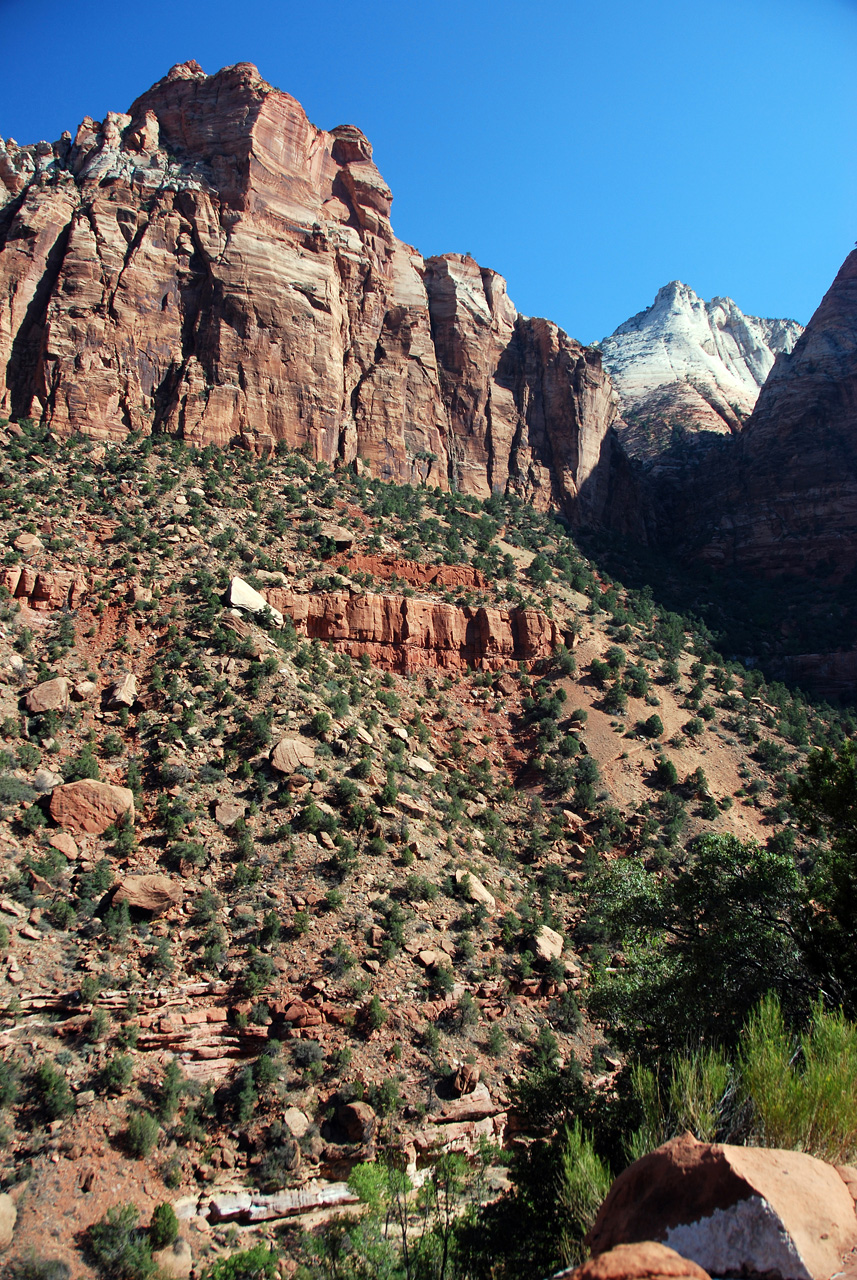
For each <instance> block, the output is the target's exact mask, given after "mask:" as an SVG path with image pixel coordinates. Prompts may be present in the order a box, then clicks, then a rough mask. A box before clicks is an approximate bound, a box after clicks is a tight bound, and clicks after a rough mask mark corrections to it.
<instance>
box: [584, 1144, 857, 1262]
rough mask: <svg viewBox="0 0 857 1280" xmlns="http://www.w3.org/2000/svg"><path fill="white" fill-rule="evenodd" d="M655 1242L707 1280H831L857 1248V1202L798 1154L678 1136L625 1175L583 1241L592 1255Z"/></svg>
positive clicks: (831, 1175) (829, 1170)
mask: <svg viewBox="0 0 857 1280" xmlns="http://www.w3.org/2000/svg"><path fill="white" fill-rule="evenodd" d="M640 1240H655V1241H660V1242H661V1243H662V1244H666V1245H667V1246H669V1247H670V1248H672V1249H675V1250H676V1251H677V1252H678V1253H680V1254H681V1255H682V1257H684V1258H690V1259H692V1260H693V1261H694V1262H696V1263H698V1265H699V1266H701V1267H703V1268H704V1269H705V1270H706V1271H707V1272H708V1273H709V1274H710V1275H717V1276H724V1275H742V1276H754V1275H755V1276H764V1275H778V1276H780V1278H781V1280H827V1278H828V1277H829V1276H831V1275H833V1274H834V1273H836V1272H838V1271H841V1270H842V1264H843V1260H844V1258H845V1257H846V1255H847V1254H849V1253H850V1252H851V1250H852V1249H854V1248H855V1247H857V1215H855V1211H854V1201H853V1199H852V1197H851V1194H850V1192H849V1189H848V1186H847V1185H846V1183H845V1181H844V1180H843V1178H842V1177H841V1176H840V1174H839V1173H838V1172H837V1171H836V1169H834V1168H833V1166H832V1165H829V1164H825V1163H824V1162H823V1161H821V1160H816V1159H814V1157H812V1156H808V1155H804V1154H803V1153H802V1152H799V1151H779V1150H775V1149H772V1148H760V1147H733V1146H725V1145H720V1144H709V1143H704V1142H697V1141H696V1139H695V1138H693V1137H692V1135H691V1134H689V1133H686V1134H685V1135H684V1136H683V1137H681V1138H674V1139H673V1140H672V1141H671V1142H668V1143H666V1145H665V1146H663V1147H659V1148H658V1149H657V1151H653V1152H652V1153H651V1154H650V1155H647V1156H643V1158H642V1159H641V1160H637V1161H636V1162H635V1163H634V1164H632V1165H631V1166H630V1167H629V1168H628V1169H626V1170H625V1171H624V1172H623V1173H621V1174H620V1175H619V1177H618V1178H617V1179H616V1181H615V1182H614V1183H613V1186H612V1187H611V1189H610V1193H609V1194H608V1196H607V1199H606V1200H605V1201H604V1203H603V1205H602V1206H601V1208H600V1210H599V1212H598V1217H597V1218H596V1220H595V1223H594V1224H593V1226H592V1229H591V1230H590V1232H589V1234H588V1235H587V1237H586V1244H587V1245H588V1247H589V1248H590V1249H592V1251H593V1253H606V1252H607V1251H608V1250H610V1249H613V1248H615V1246H616V1245H619V1244H631V1243H634V1242H635V1241H640Z"/></svg>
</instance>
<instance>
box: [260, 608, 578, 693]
mask: <svg viewBox="0 0 857 1280" xmlns="http://www.w3.org/2000/svg"><path fill="white" fill-rule="evenodd" d="M267 597H268V599H269V600H270V601H271V603H272V604H273V605H275V606H276V608H277V609H278V610H279V611H280V612H281V613H283V614H285V615H287V616H288V617H289V618H291V620H292V623H293V625H294V627H295V629H296V631H297V632H298V633H299V634H300V635H305V636H307V638H308V639H310V640H323V641H325V643H328V644H331V645H333V647H334V648H335V649H339V650H340V651H342V652H343V653H348V654H349V655H350V656H351V657H354V658H361V657H363V656H364V655H365V656H367V657H368V658H370V659H371V661H372V662H373V663H374V664H375V665H377V666H382V667H391V668H392V669H393V670H396V671H401V672H402V673H404V674H407V673H409V672H412V671H422V670H426V669H435V668H440V669H442V670H447V669H448V670H461V669H463V668H465V667H467V666H472V667H476V668H484V669H486V670H494V669H496V668H498V667H504V666H507V665H508V664H509V663H510V662H524V663H533V662H535V661H537V660H539V659H542V658H547V657H549V656H550V654H551V653H553V651H554V649H555V648H556V645H557V644H558V642H559V638H560V634H559V629H558V627H557V624H556V623H555V622H554V621H553V620H552V619H551V618H548V616H547V614H545V613H543V612H542V610H540V609H528V608H511V609H497V608H488V607H487V606H485V607H483V606H479V607H475V606H474V607H471V606H464V605H462V606H459V605H454V604H447V603H446V602H445V601H441V600H420V599H417V598H415V597H411V596H405V595H392V594H389V595H387V594H385V595H381V594H376V593H374V592H365V593H362V594H357V593H354V592H349V591H320V592H313V593H311V594H306V593H302V592H298V591H294V590H292V589H291V588H289V587H271V588H269V590H268V592H267Z"/></svg>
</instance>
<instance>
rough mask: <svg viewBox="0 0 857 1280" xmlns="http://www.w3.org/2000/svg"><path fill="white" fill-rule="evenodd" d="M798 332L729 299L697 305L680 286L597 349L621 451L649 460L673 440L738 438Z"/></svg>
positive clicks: (792, 324) (667, 288)
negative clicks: (618, 408) (617, 410)
mask: <svg viewBox="0 0 857 1280" xmlns="http://www.w3.org/2000/svg"><path fill="white" fill-rule="evenodd" d="M802 332H803V329H802V327H801V325H799V324H798V323H797V321H795V320H763V319H760V318H759V317H757V316H746V315H744V313H743V312H742V311H741V310H740V309H739V308H738V307H737V306H736V305H735V303H734V302H733V301H732V299H731V298H712V299H711V301H710V302H704V301H703V300H702V299H701V298H698V297H697V295H696V294H695V293H694V291H693V290H692V289H691V288H689V287H688V286H687V285H686V284H682V283H681V281H680V280H673V281H671V282H670V284H667V285H664V287H663V288H662V289H660V290H659V291H658V295H657V297H656V298H655V300H654V302H653V303H652V305H651V306H650V307H648V308H647V309H646V310H645V311H641V312H640V313H639V314H638V315H635V316H633V317H632V318H631V319H630V320H626V321H625V323H624V324H621V325H620V326H619V328H618V329H616V331H615V332H614V333H613V334H611V335H610V337H609V338H605V339H604V341H603V342H602V343H600V344H599V345H600V347H601V352H602V355H603V359H604V364H605V366H606V368H607V370H608V372H609V373H610V377H611V379H612V381H613V384H614V386H615V387H616V390H617V391H618V393H619V397H620V401H621V405H622V412H623V416H624V418H625V421H626V423H627V426H626V427H625V428H624V429H622V430H621V434H622V436H623V441H624V443H625V446H626V448H627V449H628V450H629V451H630V452H631V453H633V454H635V455H637V456H640V457H650V456H652V455H653V454H654V453H657V452H658V451H659V450H660V449H662V448H663V447H664V446H665V445H666V444H668V443H669V442H670V440H671V439H673V438H674V437H675V434H676V432H678V433H679V434H681V435H687V433H688V432H699V431H714V432H718V433H720V434H723V433H728V432H734V431H739V430H740V429H741V426H742V425H743V423H744V421H745V420H746V418H747V417H748V416H749V415H750V413H751V412H752V410H753V406H754V405H755V403H756V398H757V396H758V394H759V389H760V388H761V386H762V383H763V382H764V381H765V379H766V378H767V376H768V374H769V372H770V370H771V368H772V367H773V363H774V360H775V358H776V356H777V355H778V354H779V353H780V352H788V351H791V349H792V347H793V346H794V344H795V343H796V342H797V340H798V338H799V337H800V335H801V333H802Z"/></svg>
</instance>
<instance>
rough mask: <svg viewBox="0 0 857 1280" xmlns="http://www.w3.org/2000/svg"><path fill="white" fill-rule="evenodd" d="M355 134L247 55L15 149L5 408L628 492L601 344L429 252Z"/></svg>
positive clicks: (1, 255) (1, 276)
mask: <svg viewBox="0 0 857 1280" xmlns="http://www.w3.org/2000/svg"><path fill="white" fill-rule="evenodd" d="M391 201H392V193H391V192H390V189H389V187H388V186H387V184H386V183H385V181H384V179H383V178H382V176H381V174H380V173H379V171H378V169H377V168H376V166H375V164H374V162H373V159H372V148H371V146H370V144H369V142H368V141H367V139H366V138H365V137H364V135H363V134H362V133H361V132H360V130H359V129H356V128H354V127H353V126H350V125H347V126H340V127H339V128H335V129H333V130H331V131H329V132H327V131H324V130H322V129H318V128H316V127H315V126H314V125H312V124H311V123H310V122H309V120H308V119H307V117H306V115H305V113H304V111H303V109H302V108H301V107H300V105H299V104H298V103H297V102H296V101H295V100H294V99H293V98H291V97H289V95H288V94H286V93H282V92H280V91H279V90H276V89H273V88H272V87H271V86H270V85H268V84H266V83H265V81H264V80H262V78H261V77H260V76H259V73H258V72H257V70H256V68H255V67H253V66H251V65H250V64H249V63H241V64H238V65H237V66H234V67H229V68H226V69H224V70H222V71H220V72H218V73H217V75H214V76H206V75H205V74H204V73H203V71H202V70H201V68H200V67H199V66H198V65H197V64H196V63H194V62H188V63H184V64H182V65H180V66H176V67H174V68H173V69H172V70H171V71H170V73H169V75H167V76H166V77H165V78H164V79H163V80H161V81H159V82H158V83H157V84H156V85H155V86H154V87H153V88H152V89H150V90H149V91H148V92H147V93H145V94H143V95H142V97H140V98H138V99H137V101H136V102H135V103H133V104H132V106H131V107H130V109H129V111H128V112H127V113H125V114H117V113H110V114H109V115H108V116H107V118H106V119H105V120H103V121H93V120H91V119H88V118H87V119H85V120H84V121H83V123H82V124H81V125H80V127H79V128H78V130H77V133H76V134H75V136H74V137H73V138H72V136H71V134H64V135H63V137H62V138H61V139H60V141H59V142H57V143H54V144H48V143H46V142H41V143H38V144H36V145H35V146H30V147H19V146H18V145H17V144H15V143H14V142H12V141H11V140H9V141H7V142H6V143H5V144H3V143H2V142H0V205H2V206H3V207H0V412H2V413H3V414H5V415H7V416H12V417H24V416H36V417H40V418H41V419H43V420H44V421H45V422H47V423H49V424H50V426H51V427H52V429H54V430H56V431H57V432H60V433H67V432H71V431H82V432H85V433H86V434H89V435H91V436H96V437H100V438H104V439H114V440H115V439H119V438H121V437H123V436H124V435H126V434H127V433H128V432H131V431H136V432H141V433H143V434H147V433H150V432H153V431H163V432H169V433H173V434H176V435H181V436H183V437H184V438H185V439H187V440H188V441H192V442H194V443H197V444H204V443H209V442H210V443H214V444H218V445H225V444H228V443H230V442H233V441H236V440H238V441H241V442H243V443H244V444H245V445H247V446H249V447H252V448H254V449H257V450H260V451H264V450H268V449H271V448H273V447H274V445H275V444H276V443H278V442H280V441H282V442H284V443H285V444H287V445H288V446H290V447H292V448H306V449H308V450H309V451H311V453H312V454H313V455H314V456H315V457H316V458H320V459H325V460H327V461H328V462H336V461H337V460H342V461H345V462H351V461H353V460H355V459H357V458H358V457H360V458H362V459H363V460H364V461H366V462H368V464H369V465H370V467H371V470H372V472H373V474H375V475H378V476H381V477H384V478H387V479H390V480H396V481H428V482H429V483H431V484H436V485H440V486H442V487H446V486H449V485H455V486H458V487H460V488H462V489H464V490H465V491H466V492H470V493H475V494H480V495H488V494H489V493H490V492H491V491H492V490H505V489H508V488H512V489H514V490H516V491H517V492H519V493H520V494H521V495H522V496H524V497H527V498H530V499H531V500H533V501H534V502H536V504H537V505H539V506H541V507H545V506H547V505H548V504H557V505H561V506H562V507H564V509H565V511H566V514H567V515H568V516H569V517H570V518H572V519H573V520H581V521H583V520H585V521H593V520H596V519H597V518H599V516H600V514H601V510H602V508H603V505H604V502H605V501H606V497H607V486H608V479H607V464H608V462H609V454H610V449H611V434H610V428H611V425H612V423H613V422H614V420H615V418H616V412H617V410H616V398H615V395H614V393H613V391H612V387H611V385H610V381H609V378H608V377H607V376H606V375H605V373H604V371H603V369H602V366H601V357H600V355H599V354H598V353H597V352H596V351H594V350H592V349H588V348H584V347H582V346H580V344H578V343H576V342H574V341H573V340H572V339H570V338H569V337H568V336H567V335H566V334H564V333H563V332H562V331H561V330H560V329H558V328H557V327H556V326H555V325H552V324H550V323H549V322H547V321H543V320H530V319H526V318H524V317H522V316H520V315H518V313H517V312H516V309H515V307H514V306H513V304H512V303H511V301H510V300H509V298H508V295H507V294H506V286H505V282H504V281H503V280H502V278H501V277H500V276H498V275H496V273H494V272H492V271H487V270H485V269H482V268H480V267H479V266H477V264H476V263H475V262H474V261H473V260H472V259H471V258H467V257H461V256H459V255H456V254H451V255H446V256H444V257H440V258H432V259H429V260H428V261H425V260H424V259H423V258H422V256H421V255H420V254H419V253H418V252H417V251H416V250H415V249H413V248H411V246H409V245H407V244H404V243H403V242H402V241H401V240H399V239H397V238H396V236H395V235H394V233H393V230H392V227H391V225H390V205H391Z"/></svg>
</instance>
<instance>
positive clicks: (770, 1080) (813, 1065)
mask: <svg viewBox="0 0 857 1280" xmlns="http://www.w3.org/2000/svg"><path fill="white" fill-rule="evenodd" d="M739 1062H740V1070H741V1077H742V1082H743V1086H744V1089H745V1091H746V1093H747V1096H748V1097H749V1098H750V1100H751V1102H752V1106H753V1111H754V1115H755V1129H756V1135H755V1136H756V1140H757V1141H758V1142H759V1143H760V1144H761V1145H762V1146H766V1147H787V1148H792V1149H794V1150H797V1151H805V1152H807V1153H808V1154H809V1155H813V1156H817V1157H818V1159H820V1160H826V1161H828V1162H829V1163H831V1164H848V1163H849V1162H850V1161H851V1160H852V1159H853V1158H854V1155H855V1153H857V1096H855V1092H854V1080H855V1079H857V1026H855V1024H854V1023H853V1022H850V1021H849V1020H848V1019H847V1018H846V1017H845V1016H844V1015H843V1014H842V1013H841V1012H838V1011H828V1010H826V1009H825V1008H824V1006H823V1004H821V1003H820V1002H819V1003H817V1004H815V1005H814V1006H813V1009H812V1014H811V1017H810V1021H809V1024H808V1026H807V1027H806V1029H805V1030H804V1031H803V1032H801V1034H800V1035H799V1036H798V1037H797V1038H795V1037H794V1036H793V1035H792V1034H791V1033H790V1032H789V1030H788V1028H787V1026H786V1023H785V1019H784V1017H783V1010H782V1008H781V1005H780V1002H779V1001H778V1000H777V998H776V997H775V996H774V995H767V996H766V997H765V998H764V999H763V1000H762V1001H761V1003H760V1004H759V1006H758V1008H757V1009H756V1010H755V1011H754V1012H753V1014H752V1015H751V1017H750V1019H749V1021H748V1023H747V1027H746V1029H745V1031H744V1035H743V1037H742V1043H741V1047H740V1058H739Z"/></svg>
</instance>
